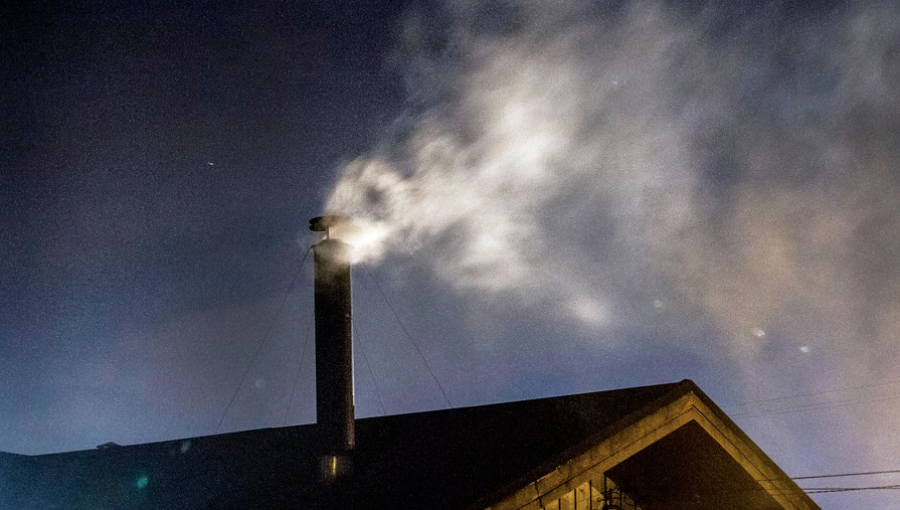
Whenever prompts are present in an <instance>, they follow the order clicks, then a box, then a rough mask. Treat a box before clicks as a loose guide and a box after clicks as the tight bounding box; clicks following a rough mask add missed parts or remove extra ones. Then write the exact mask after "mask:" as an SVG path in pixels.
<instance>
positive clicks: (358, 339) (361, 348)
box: [350, 321, 387, 416]
mask: <svg viewBox="0 0 900 510" xmlns="http://www.w3.org/2000/svg"><path fill="white" fill-rule="evenodd" d="M350 324H351V325H352V326H353V332H354V339H355V340H356V343H357V344H358V345H359V352H360V354H362V359H363V363H364V364H365V365H366V369H367V370H368V371H369V377H371V378H372V385H373V386H374V387H375V396H376V397H377V398H378V405H380V406H381V415H382V416H384V415H386V414H387V411H386V410H385V408H384V401H382V400H381V391H380V390H379V389H378V380H377V379H376V378H375V373H374V372H373V371H372V365H370V364H369V357H368V356H367V355H366V348H365V346H364V345H363V341H362V337H361V336H360V334H359V330H358V329H357V328H356V322H355V321H351V323H350Z"/></svg>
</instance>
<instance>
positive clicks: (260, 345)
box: [216, 248, 312, 434]
mask: <svg viewBox="0 0 900 510" xmlns="http://www.w3.org/2000/svg"><path fill="white" fill-rule="evenodd" d="M311 251H312V248H309V249H308V250H306V254H305V255H303V260H301V261H300V267H298V268H297V272H296V273H294V279H293V280H291V285H290V286H289V287H288V289H287V291H285V293H284V297H283V298H282V299H281V304H280V305H278V310H276V311H275V315H274V316H272V322H271V323H270V324H269V329H268V330H267V331H266V334H265V335H263V337H262V340H261V341H260V342H259V343H258V344H257V345H256V351H255V352H254V353H253V357H252V358H250V363H249V364H247V369H246V370H244V375H242V376H241V382H240V383H239V384H238V386H237V388H235V390H234V394H233V395H231V400H229V401H228V405H227V406H225V412H223V413H222V417H221V418H219V424H218V425H216V433H217V434H218V433H219V429H221V428H222V423H223V422H224V421H225V417H226V416H228V410H229V409H231V406H232V404H234V400H235V399H236V398H237V395H238V393H239V392H240V391H241V387H242V386H243V385H244V381H245V380H246V379H247V375H248V374H250V369H251V368H253V363H255V362H256V358H257V357H259V353H260V352H261V351H262V348H263V346H264V345H265V344H266V342H267V341H268V340H269V336H270V335H271V334H272V330H274V329H275V321H276V320H277V319H278V316H279V315H280V314H281V310H282V309H283V308H284V304H285V303H286V302H287V298H288V296H289V295H290V293H291V290H293V289H294V284H295V283H297V278H298V277H299V276H300V272H301V271H302V270H303V263H304V262H306V258H307V257H309V252H311Z"/></svg>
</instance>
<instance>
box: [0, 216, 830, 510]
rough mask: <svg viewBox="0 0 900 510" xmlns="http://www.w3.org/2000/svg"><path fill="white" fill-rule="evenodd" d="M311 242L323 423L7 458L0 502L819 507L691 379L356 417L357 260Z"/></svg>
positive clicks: (508, 509) (25, 509)
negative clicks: (353, 301)
mask: <svg viewBox="0 0 900 510" xmlns="http://www.w3.org/2000/svg"><path fill="white" fill-rule="evenodd" d="M329 218H330V217H324V219H323V218H317V219H316V220H313V222H314V223H313V228H314V230H315V229H316V228H320V229H322V230H324V231H326V237H328V236H327V230H328V228H330V226H332V224H330V223H329V222H331V221H333V220H332V219H329ZM317 220H318V221H319V222H318V223H316V221H317ZM315 249H316V251H315V255H316V337H317V346H316V366H317V368H316V372H317V421H318V423H317V424H313V425H301V426H294V427H283V428H273V429H261V430H253V431H247V432H239V433H232V434H221V435H216V436H207V437H196V438H190V439H180V440H174V441H165V442H160V443H152V444H142V445H133V446H118V445H112V444H107V445H103V448H98V449H96V450H90V451H79V452H71V453H62V454H52V455H39V456H23V455H13V454H2V453H0V508H3V509H6V508H9V509H17V510H30V509H41V510H44V509H67V510H101V509H102V510H106V509H154V510H158V509H166V510H170V509H171V510H179V509H183V510H212V509H294V508H296V509H301V508H302V509H326V508H327V509H335V508H366V509H399V510H415V509H429V510H451V509H453V510H466V509H471V510H479V509H492V510H525V509H529V510H531V509H533V510H538V509H552V510H581V509H591V510H594V509H596V510H631V509H640V510H658V509H667V510H680V509H685V510H687V509H704V508H706V509H717V510H742V509H746V510H768V509H772V510H775V509H817V508H818V506H816V504H815V503H814V502H813V501H812V500H811V499H810V498H809V497H808V496H807V495H806V494H805V493H804V492H803V490H802V489H800V488H799V487H798V486H797V485H796V484H795V483H794V482H793V481H792V480H791V479H790V478H789V477H788V476H787V475H785V473H784V472H782V471H781V470H780V469H779V468H778V466H776V465H775V463H774V462H772V460H771V459H769V458H768V457H767V456H766V455H765V453H763V452H762V450H760V448H759V447H757V446H756V445H755V444H754V443H753V441H751V440H750V439H749V438H748V437H747V436H746V435H745V434H744V433H743V432H741V430H740V429H739V428H738V427H737V426H736V425H735V424H734V423H733V422H732V421H731V420H730V419H729V418H728V417H727V416H726V415H725V413H723V412H722V411H721V410H720V409H719V408H718V407H717V406H716V405H715V404H714V403H713V402H712V401H711V400H710V399H709V398H708V397H707V396H706V395H705V394H704V393H703V392H702V391H701V390H700V389H699V388H698V387H697V386H696V385H695V384H694V383H693V382H691V381H687V380H686V381H681V382H678V383H673V384H663V385H656V386H644V387H636V388H625V389H618V390H612V391H603V392H596V393H588V394H581V395H570V396H562V397H554V398H545V399H538V400H528V401H521V402H511V403H503V404H494V405H485V406H477V407H467V408H457V409H445V410H439V411H430V412H423V413H414V414H405V415H396V416H382V417H376V418H367V419H360V420H356V419H354V416H353V399H352V373H351V372H350V371H349V370H350V369H349V368H348V367H350V366H351V365H352V364H351V363H349V361H348V360H349V359H350V358H349V356H350V355H351V353H350V345H351V342H350V339H349V335H350V330H351V327H350V320H351V314H350V309H349V302H350V299H349V290H350V280H349V262H346V261H345V260H344V258H343V255H342V254H343V253H344V247H343V246H342V245H341V242H340V241H338V240H333V239H327V238H326V239H325V240H324V241H322V242H321V243H319V244H318V245H316V247H315ZM322 339H327V340H325V341H320V340H322ZM323 381H325V382H327V384H325V383H323Z"/></svg>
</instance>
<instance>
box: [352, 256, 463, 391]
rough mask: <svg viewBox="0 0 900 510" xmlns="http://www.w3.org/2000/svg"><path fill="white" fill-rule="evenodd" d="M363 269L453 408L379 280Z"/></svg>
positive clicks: (367, 269) (368, 270) (369, 271)
mask: <svg viewBox="0 0 900 510" xmlns="http://www.w3.org/2000/svg"><path fill="white" fill-rule="evenodd" d="M363 267H365V268H366V272H367V273H369V278H371V279H372V281H373V282H375V286H376V287H378V292H380V293H381V297H382V298H383V299H384V302H385V304H387V306H388V308H389V309H390V310H391V313H392V314H393V315H394V319H395V320H396V321H397V324H399V325H400V329H401V330H403V333H404V334H405V335H406V338H408V339H409V342H410V343H411V344H412V345H413V347H415V348H416V352H417V353H419V357H420V358H422V363H424V364H425V368H426V369H427V370H428V373H429V374H431V378H432V379H434V382H435V383H437V387H438V389H439V390H441V395H443V396H444V400H446V401H447V405H448V406H450V407H451V408H453V403H452V402H450V397H448V396H447V392H446V391H444V387H443V386H442V385H441V381H439V380H438V378H437V376H435V375H434V371H433V370H431V366H430V365H429V364H428V360H427V359H425V355H424V354H422V350H421V349H419V346H418V345H417V344H416V341H415V340H413V337H412V335H410V334H409V331H407V330H406V327H405V326H404V325H403V322H401V321H400V316H399V315H397V311H396V310H394V307H393V305H391V302H390V300H388V298H387V295H386V294H385V293H384V289H382V288H381V284H380V283H378V280H376V279H375V275H374V274H372V271H371V270H370V269H369V268H368V267H367V266H366V265H365V264H363Z"/></svg>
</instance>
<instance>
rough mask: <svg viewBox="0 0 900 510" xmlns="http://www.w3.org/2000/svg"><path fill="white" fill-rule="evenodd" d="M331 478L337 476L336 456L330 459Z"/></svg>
mask: <svg viewBox="0 0 900 510" xmlns="http://www.w3.org/2000/svg"><path fill="white" fill-rule="evenodd" d="M331 476H337V455H333V456H332V457H331Z"/></svg>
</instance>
